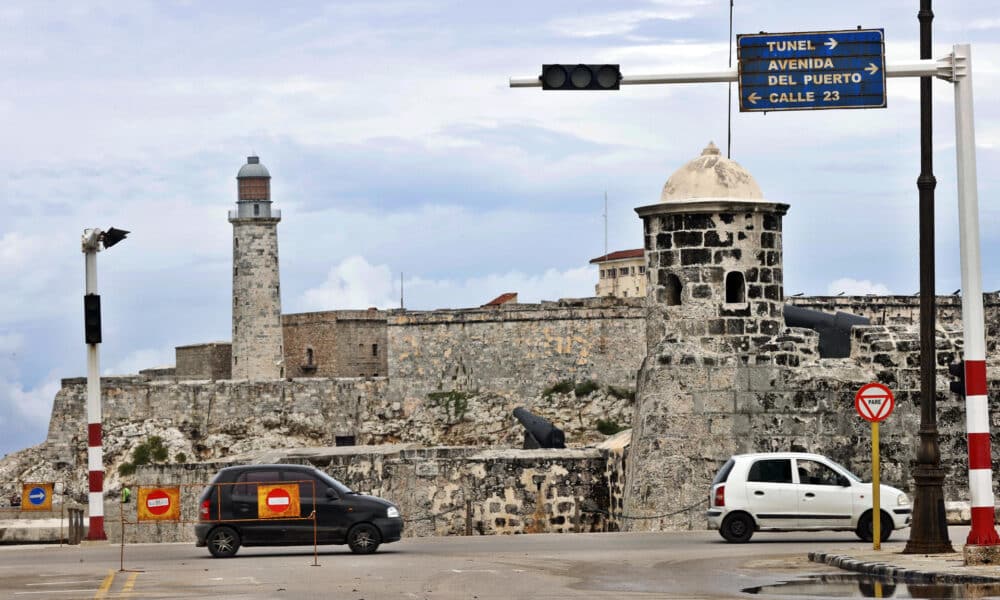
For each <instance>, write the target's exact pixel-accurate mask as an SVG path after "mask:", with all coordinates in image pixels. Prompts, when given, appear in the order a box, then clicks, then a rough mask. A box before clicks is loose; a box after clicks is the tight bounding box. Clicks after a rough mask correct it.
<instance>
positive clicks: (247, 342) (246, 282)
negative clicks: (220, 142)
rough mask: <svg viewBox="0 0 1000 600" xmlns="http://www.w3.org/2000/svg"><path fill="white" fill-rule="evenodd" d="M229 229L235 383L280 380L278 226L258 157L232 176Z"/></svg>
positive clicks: (282, 372)
mask: <svg viewBox="0 0 1000 600" xmlns="http://www.w3.org/2000/svg"><path fill="white" fill-rule="evenodd" d="M236 182H237V187H238V190H239V192H238V198H237V201H236V210H235V211H229V222H230V223H232V224H233V354H232V356H233V359H232V360H233V365H232V367H233V369H232V371H233V372H232V377H233V379H278V378H281V377H284V375H285V369H284V364H283V361H282V351H283V349H282V337H281V288H280V279H279V277H278V222H279V221H281V211H277V210H274V211H272V210H271V174H270V173H268V172H267V168H265V167H264V165H262V164H260V159H259V158H258V157H256V156H250V157H247V164H245V165H243V166H242V167H241V168H240V171H239V173H237V175H236Z"/></svg>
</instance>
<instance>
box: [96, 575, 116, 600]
mask: <svg viewBox="0 0 1000 600" xmlns="http://www.w3.org/2000/svg"><path fill="white" fill-rule="evenodd" d="M114 582H115V572H114V571H113V570H111V569H108V576H107V577H105V578H104V581H102V582H101V587H99V588H97V593H96V594H94V600H99V599H100V598H104V597H105V596H107V594H108V590H110V589H111V584H112V583H114Z"/></svg>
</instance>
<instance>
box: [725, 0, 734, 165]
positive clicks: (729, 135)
mask: <svg viewBox="0 0 1000 600" xmlns="http://www.w3.org/2000/svg"><path fill="white" fill-rule="evenodd" d="M733 1H734V0H729V68H730V69H732V68H733ZM726 117H727V123H726V158H732V157H733V156H732V155H733V82H732V81H730V82H729V106H728V108H727V110H726Z"/></svg>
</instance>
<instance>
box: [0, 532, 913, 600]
mask: <svg viewBox="0 0 1000 600" xmlns="http://www.w3.org/2000/svg"><path fill="white" fill-rule="evenodd" d="M903 533H904V535H905V534H907V533H908V532H903ZM894 538H896V539H894V540H890V541H889V542H888V543H886V544H884V545H883V548H885V549H886V550H891V549H893V548H894V547H895V545H899V546H900V547H901V546H902V545H903V544H904V543H905V537H904V536H901V535H899V534H897V535H896V536H894ZM866 547H867V548H870V546H866V545H865V544H863V543H862V542H860V541H858V539H857V538H855V537H854V536H853V535H851V534H848V533H832V532H830V533H827V532H820V533H812V534H806V533H781V534H757V535H756V536H754V539H753V541H752V542H750V543H749V544H742V545H735V544H727V543H725V542H723V541H722V539H721V538H720V537H719V535H718V534H717V533H715V532H710V531H695V532H671V533H652V534H649V533H646V534H622V533H601V534H594V533H591V534H562V535H558V534H544V535H519V536H474V537H447V538H406V539H404V540H403V541H401V542H397V543H394V544H386V545H384V546H382V547H381V548H380V549H379V551H378V553H376V554H374V555H368V556H357V555H354V554H351V552H350V551H349V550H348V549H347V547H346V546H325V547H322V546H321V547H320V548H319V554H318V557H317V560H316V562H318V566H314V556H313V549H312V548H311V547H294V548H242V549H240V552H239V554H238V555H237V556H236V557H234V558H231V559H213V558H211V557H210V555H209V554H208V552H207V550H205V549H204V548H195V547H194V545H192V544H135V545H128V546H126V547H125V549H124V556H122V550H121V547H120V546H118V545H112V544H107V543H90V544H85V545H82V546H62V547H57V546H2V547H0V598H18V599H30V598H57V599H74V598H87V599H91V598H247V599H251V598H252V599H258V598H259V599H265V598H266V599H272V598H295V599H300V598H333V599H338V600H340V599H345V600H358V599H364V600H380V599H389V598H391V599H410V598H419V599H424V598H426V599H452V598H454V599H464V600H494V599H496V600H501V599H502V600H509V599H511V598H531V599H544V598H587V599H603V598H608V599H611V598H615V599H619V598H739V597H743V598H764V596H761V595H748V594H744V593H742V592H741V591H740V590H742V589H744V588H748V587H752V586H760V585H769V584H773V583H777V582H779V581H783V580H787V579H791V578H795V577H799V576H803V575H807V574H813V573H817V574H821V573H836V572H839V571H837V570H835V569H831V568H829V567H825V566H822V565H818V564H814V563H809V562H808V561H807V559H806V554H807V553H808V552H809V551H813V550H823V551H844V552H845V553H846V552H849V551H850V550H851V549H858V548H866ZM122 566H124V570H120V569H121V567H122ZM770 598H774V596H770ZM800 598H801V596H800Z"/></svg>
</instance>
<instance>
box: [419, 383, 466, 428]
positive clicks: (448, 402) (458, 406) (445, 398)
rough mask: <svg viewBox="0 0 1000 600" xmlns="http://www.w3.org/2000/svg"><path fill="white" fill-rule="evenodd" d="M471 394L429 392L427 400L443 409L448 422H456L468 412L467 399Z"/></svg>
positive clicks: (453, 391)
mask: <svg viewBox="0 0 1000 600" xmlns="http://www.w3.org/2000/svg"><path fill="white" fill-rule="evenodd" d="M471 397H472V394H470V393H469V392H461V391H458V390H451V391H450V392H431V393H429V394H427V399H428V400H430V401H431V402H433V403H434V405H435V406H439V407H443V408H444V410H445V412H446V413H447V415H448V420H449V421H458V420H461V418H462V417H464V416H465V413H466V411H468V410H469V398H471Z"/></svg>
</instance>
